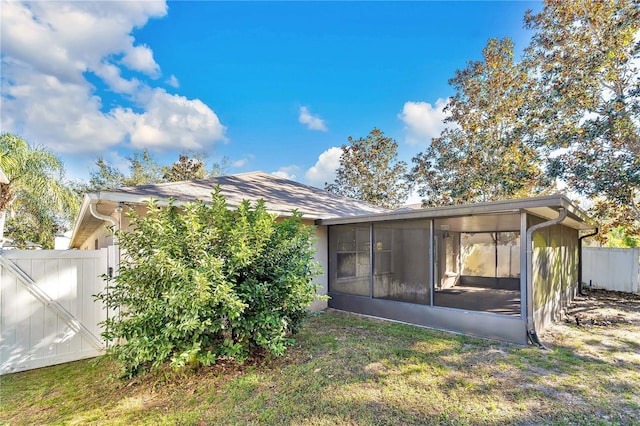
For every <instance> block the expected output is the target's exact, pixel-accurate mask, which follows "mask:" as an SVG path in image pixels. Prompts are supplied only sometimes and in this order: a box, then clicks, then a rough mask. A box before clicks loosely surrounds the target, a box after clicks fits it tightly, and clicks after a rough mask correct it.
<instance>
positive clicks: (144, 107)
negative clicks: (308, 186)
mask: <svg viewBox="0 0 640 426" xmlns="http://www.w3.org/2000/svg"><path fill="white" fill-rule="evenodd" d="M166 13H167V5H166V3H165V2H164V1H162V2H150V1H144V2H34V3H22V2H13V1H9V2H3V3H2V15H1V19H2V22H1V25H0V27H1V31H2V33H1V37H2V49H3V52H2V86H1V92H2V115H1V122H0V125H1V127H2V130H3V131H9V132H15V133H18V134H20V135H21V136H23V137H25V138H26V139H27V140H31V141H33V142H34V143H37V144H44V145H47V146H48V147H50V148H51V149H53V150H54V151H57V152H61V153H74V154H79V153H102V152H104V151H105V150H108V149H115V147H118V146H124V145H127V146H128V147H130V148H134V149H142V148H150V149H156V150H162V149H166V148H176V147H179V148H182V149H195V150H199V149H203V148H205V147H206V146H208V145H211V144H213V143H215V142H217V141H220V140H224V132H225V127H224V126H223V125H222V124H221V123H220V121H219V119H218V117H217V115H216V114H215V113H214V111H212V110H211V109H210V108H209V107H208V106H207V105H205V104H204V103H203V102H202V101H200V100H199V99H187V98H185V97H184V96H179V95H171V94H168V93H167V92H166V91H165V90H164V89H161V88H157V87H152V86H150V84H151V80H149V79H150V78H151V79H156V78H158V77H160V75H161V71H160V66H159V65H158V63H156V62H155V60H154V58H153V51H152V50H151V48H150V47H149V46H146V45H139V44H136V41H135V39H134V37H133V36H132V35H131V34H132V32H133V30H134V29H135V28H140V27H142V26H144V25H145V24H146V23H147V21H148V20H149V19H152V18H157V17H162V16H164V15H166ZM125 68H127V69H128V70H129V71H133V72H135V73H139V74H138V75H136V77H131V78H123V77H122V75H123V74H124V72H123V71H125ZM86 74H93V75H95V76H96V77H98V78H99V79H101V80H102V81H103V82H104V83H105V84H106V85H107V86H108V87H109V89H110V90H111V91H113V92H114V93H115V94H116V101H117V97H118V96H119V97H120V100H121V102H122V104H123V105H126V106H115V107H110V108H109V109H107V108H105V107H104V106H103V104H102V99H101V98H100V96H99V93H97V92H96V88H95V87H94V86H93V85H92V84H91V83H90V82H89V81H88V80H87V79H86V78H85V75H86ZM169 84H172V85H174V86H177V85H178V81H177V79H176V78H175V76H171V77H170V78H169ZM134 108H135V110H134Z"/></svg>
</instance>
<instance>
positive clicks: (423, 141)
mask: <svg viewBox="0 0 640 426" xmlns="http://www.w3.org/2000/svg"><path fill="white" fill-rule="evenodd" d="M447 102H448V100H447V99H442V98H439V99H438V100H437V101H436V104H435V107H434V106H432V105H431V104H430V103H428V102H406V103H405V104H404V107H403V108H402V112H401V113H400V114H398V118H399V119H400V120H402V121H403V122H404V124H405V126H406V127H405V130H406V132H407V139H406V141H407V143H409V144H411V145H427V144H429V143H431V138H434V137H437V136H440V133H441V132H442V131H443V130H444V129H445V128H446V125H445V123H444V119H445V118H446V117H447V115H448V114H446V113H445V112H444V108H445V107H446V106H447Z"/></svg>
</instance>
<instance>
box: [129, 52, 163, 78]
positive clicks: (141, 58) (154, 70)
mask: <svg viewBox="0 0 640 426" xmlns="http://www.w3.org/2000/svg"><path fill="white" fill-rule="evenodd" d="M122 63H123V64H125V65H126V66H127V68H129V69H131V70H135V71H140V72H142V73H145V74H147V75H150V76H152V77H157V76H158V75H159V74H160V65H158V64H157V63H156V61H155V60H154V59H153V51H152V50H151V49H149V47H148V46H144V45H143V46H130V47H129V48H128V49H127V52H126V53H125V56H124V57H123V58H122Z"/></svg>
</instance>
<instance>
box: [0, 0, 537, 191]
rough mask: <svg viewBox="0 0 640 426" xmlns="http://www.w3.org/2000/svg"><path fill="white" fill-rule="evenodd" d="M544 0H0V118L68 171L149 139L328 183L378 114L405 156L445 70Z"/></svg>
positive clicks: (175, 150) (170, 149)
mask: <svg viewBox="0 0 640 426" xmlns="http://www.w3.org/2000/svg"><path fill="white" fill-rule="evenodd" d="M540 8H541V4H540V3H539V2H506V1H502V2H278V3H274V2H169V3H164V2H140V3H137V2H73V3H63V2H40V3H20V2H8V3H5V2H3V4H2V9H1V12H0V13H1V17H2V34H1V35H2V46H1V47H2V86H1V88H2V111H1V113H2V116H1V117H2V118H1V123H0V124H1V127H2V131H3V132H13V133H17V134H19V135H21V136H22V137H24V138H25V139H27V140H28V141H30V142H31V143H32V144H35V145H45V146H47V147H49V148H50V149H51V150H52V151H54V152H55V153H57V154H58V155H59V156H60V157H61V158H62V159H63V160H64V161H65V165H66V168H67V176H68V177H69V178H71V179H87V178H88V176H89V171H90V170H91V169H92V167H93V164H94V163H95V160H96V158H97V157H98V156H103V157H104V158H105V159H106V160H107V161H110V162H111V163H112V164H114V165H116V166H118V167H120V168H121V169H125V167H126V164H127V163H126V161H125V160H124V158H125V157H126V156H128V155H130V154H131V153H132V152H134V151H139V150H141V149H143V148H147V149H149V150H150V151H151V152H152V153H153V155H154V156H155V158H156V159H157V160H159V161H160V162H162V163H168V162H170V161H173V160H175V159H177V157H178V154H179V153H180V152H182V151H186V150H196V151H203V152H207V153H208V154H209V161H210V162H213V161H218V160H219V159H220V158H222V157H223V156H226V157H228V158H229V160H230V161H231V166H230V167H229V169H228V172H229V173H240V172H246V171H252V170H264V171H266V172H270V173H277V174H280V175H282V176H286V177H290V178H293V179H295V180H298V181H300V182H304V183H309V184H312V185H315V186H320V187H322V186H323V184H324V182H326V181H331V180H332V179H333V172H334V171H335V168H336V167H337V165H338V160H339V153H340V151H339V149H338V148H339V147H340V146H341V145H342V144H343V143H346V142H347V137H348V136H350V135H351V136H353V137H356V138H357V137H360V136H366V135H367V134H368V133H369V131H370V130H371V129H372V128H373V127H378V128H379V129H381V130H382V131H384V132H385V134H386V135H387V136H390V137H393V138H394V139H395V140H396V141H397V142H398V144H399V152H400V157H401V159H403V160H405V161H408V162H410V160H411V158H412V157H413V156H414V155H415V154H417V153H418V152H420V151H422V150H423V149H424V147H425V146H426V145H427V144H428V143H429V141H430V139H431V137H434V136H437V135H438V134H439V132H440V131H441V130H442V128H443V125H442V119H443V118H444V114H443V112H442V108H443V107H444V105H445V103H446V99H447V98H448V97H449V96H451V95H453V91H452V89H451V87H450V86H449V85H448V83H447V80H448V79H449V78H451V77H453V76H454V74H455V70H456V69H462V68H464V67H465V66H466V63H467V61H469V60H478V59H480V58H481V52H482V48H483V47H484V46H485V45H486V42H487V40H488V39H489V38H492V37H511V38H512V39H513V40H514V42H515V45H516V49H517V51H518V52H521V50H522V49H524V48H525V47H526V45H527V44H528V40H529V37H530V34H529V33H528V32H526V31H525V30H524V29H523V28H522V18H523V16H524V13H525V11H526V10H527V9H533V10H534V11H538V10H540Z"/></svg>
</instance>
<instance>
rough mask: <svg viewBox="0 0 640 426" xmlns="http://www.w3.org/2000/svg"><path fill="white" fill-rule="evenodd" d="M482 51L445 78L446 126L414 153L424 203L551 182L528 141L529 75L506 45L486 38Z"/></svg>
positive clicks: (511, 194)
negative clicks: (449, 90)
mask: <svg viewBox="0 0 640 426" xmlns="http://www.w3.org/2000/svg"><path fill="white" fill-rule="evenodd" d="M482 53H483V60H482V61H475V62H474V61H470V62H469V63H468V66H467V68H465V69H463V70H462V71H460V70H458V71H456V75H455V77H454V78H452V79H451V80H449V84H451V85H452V86H453V87H454V88H455V89H456V94H455V96H454V97H453V98H451V99H450V100H449V103H448V105H447V107H446V109H445V111H447V112H449V113H450V115H449V116H448V118H447V119H446V122H447V123H450V126H449V127H448V128H447V129H445V130H444V131H443V132H442V134H441V135H440V136H439V137H438V138H434V139H433V140H432V143H431V145H430V146H429V147H428V148H427V149H426V150H425V152H423V153H420V154H418V155H417V156H416V157H415V158H414V159H413V162H414V167H413V168H412V171H411V177H412V180H413V181H414V184H416V185H417V187H418V193H419V194H420V195H421V196H422V197H423V199H424V200H423V202H424V203H425V204H427V205H447V204H460V203H470V202H481V201H491V200H500V199H508V198H517V197H523V196H530V195H534V194H540V193H544V192H546V191H548V190H549V187H550V185H551V182H550V180H549V179H547V178H546V177H545V175H544V173H543V170H542V169H541V167H540V161H541V160H540V158H539V154H538V152H537V151H536V149H534V148H532V147H530V146H529V145H528V144H527V140H526V132H525V131H524V130H525V128H527V126H528V125H529V123H527V119H526V118H527V117H526V114H525V110H524V108H523V107H524V105H525V102H526V98H527V93H528V86H527V82H528V74H527V71H526V70H525V69H524V68H522V67H521V66H520V65H519V64H517V63H515V62H514V60H513V43H512V42H511V40H510V39H508V38H505V39H501V40H498V39H491V40H489V42H488V44H487V46H486V47H485V48H484V49H483V52H482Z"/></svg>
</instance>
